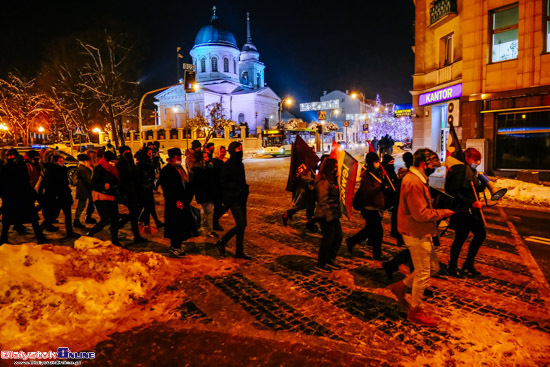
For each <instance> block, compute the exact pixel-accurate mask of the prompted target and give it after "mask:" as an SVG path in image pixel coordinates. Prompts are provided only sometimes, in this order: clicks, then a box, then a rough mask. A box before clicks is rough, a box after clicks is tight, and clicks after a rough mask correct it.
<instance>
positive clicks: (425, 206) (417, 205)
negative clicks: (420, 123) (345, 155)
mask: <svg viewBox="0 0 550 367" xmlns="http://www.w3.org/2000/svg"><path fill="white" fill-rule="evenodd" d="M440 165H441V163H440V162H439V157H438V156H437V153H435V152H433V151H431V150H429V149H419V150H417V151H416V152H415V153H414V162H413V166H411V168H410V170H409V172H408V173H407V174H406V175H405V177H403V181H402V182H401V195H400V199H399V209H398V218H397V226H398V229H399V233H401V234H402V235H403V240H404V241H405V245H406V246H407V248H408V249H409V251H410V252H411V257H412V260H413V264H414V272H412V273H411V274H409V275H408V276H407V277H406V278H405V279H404V280H403V281H399V282H397V283H393V284H391V285H390V286H389V289H390V290H391V291H392V293H393V294H394V295H395V296H396V297H397V299H398V301H399V302H400V303H401V304H402V305H404V306H409V304H408V303H407V300H406V299H405V293H406V291H407V289H408V288H412V296H411V303H410V307H409V312H408V320H409V321H411V322H413V323H418V324H422V325H425V326H435V325H437V323H438V321H437V320H435V319H434V318H432V317H430V316H428V315H427V314H426V313H424V311H423V310H422V308H421V306H422V296H423V293H424V289H425V288H426V285H427V283H428V280H429V278H430V274H435V273H437V272H438V271H439V261H438V259H437V254H436V252H435V247H434V245H433V241H432V236H434V235H436V231H437V225H436V221H438V220H441V219H443V218H446V217H448V216H450V215H452V214H453V211H451V210H448V209H439V210H436V209H433V208H432V203H431V197H430V189H429V185H428V176H430V175H431V174H432V173H433V172H434V171H435V168H437V167H439V166H440Z"/></svg>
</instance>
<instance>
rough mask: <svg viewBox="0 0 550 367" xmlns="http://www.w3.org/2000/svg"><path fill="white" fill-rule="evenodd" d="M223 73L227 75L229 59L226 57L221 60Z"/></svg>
mask: <svg viewBox="0 0 550 367" xmlns="http://www.w3.org/2000/svg"><path fill="white" fill-rule="evenodd" d="M223 71H224V72H226V73H229V59H228V58H227V57H224V58H223Z"/></svg>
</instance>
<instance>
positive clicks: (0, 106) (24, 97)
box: [0, 73, 52, 145]
mask: <svg viewBox="0 0 550 367" xmlns="http://www.w3.org/2000/svg"><path fill="white" fill-rule="evenodd" d="M51 111H52V109H51V108H50V106H49V105H48V98H47V97H46V96H45V95H44V94H43V93H40V92H37V90H36V79H30V80H27V79H25V78H23V77H22V76H20V75H17V74H16V73H9V74H8V77H7V78H6V79H5V80H4V79H0V117H1V119H2V121H3V122H4V123H5V124H6V125H7V126H8V128H9V129H10V130H11V132H12V134H13V136H14V141H15V142H18V141H19V140H21V141H22V143H23V144H24V145H29V140H30V133H31V132H32V129H33V127H34V126H35V124H36V120H37V118H38V117H39V116H42V117H44V115H45V114H48V113H49V112H51Z"/></svg>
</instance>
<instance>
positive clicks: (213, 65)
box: [212, 57, 218, 72]
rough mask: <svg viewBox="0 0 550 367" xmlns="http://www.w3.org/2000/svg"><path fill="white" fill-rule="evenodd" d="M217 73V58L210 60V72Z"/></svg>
mask: <svg viewBox="0 0 550 367" xmlns="http://www.w3.org/2000/svg"><path fill="white" fill-rule="evenodd" d="M216 71H218V58H217V57H213V58H212V72H216Z"/></svg>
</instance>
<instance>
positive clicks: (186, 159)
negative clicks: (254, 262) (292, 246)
mask: <svg viewBox="0 0 550 367" xmlns="http://www.w3.org/2000/svg"><path fill="white" fill-rule="evenodd" d="M113 148H114V147H112V145H111V146H109V145H108V146H106V147H105V148H104V149H100V150H87V151H84V152H82V153H80V154H78V156H77V158H78V161H79V165H78V168H77V174H76V178H75V182H70V180H69V176H68V174H67V173H68V171H67V168H66V167H65V165H64V159H63V156H61V155H60V154H58V152H57V151H55V150H48V149H43V150H41V151H35V150H29V151H27V152H25V154H24V155H23V156H21V155H20V154H19V152H18V150H17V149H9V150H3V151H1V153H0V198H1V199H2V233H1V237H0V244H3V243H7V242H8V240H9V239H8V234H9V231H10V228H12V227H13V229H14V230H15V231H18V232H19V233H24V232H26V227H25V226H24V224H25V223H31V225H32V228H33V231H34V234H35V236H36V240H37V242H38V243H45V242H47V241H48V239H47V238H46V236H45V235H44V232H57V231H59V227H57V226H55V224H56V223H59V221H58V217H59V215H60V214H61V212H63V215H64V223H65V236H66V237H67V238H78V237H79V235H78V234H76V233H75V232H74V228H80V229H87V227H86V225H92V227H91V228H88V231H87V232H86V233H85V234H86V235H87V236H94V235H96V234H97V233H98V232H100V231H102V230H103V229H104V228H105V227H106V226H109V231H110V237H111V242H112V243H113V244H115V245H117V246H124V245H123V244H121V242H120V240H119V235H118V232H119V229H120V228H122V227H123V226H124V225H126V224H127V223H128V222H129V223H130V227H131V231H132V233H133V242H134V243H141V242H145V241H147V239H146V238H144V237H142V235H141V234H142V233H143V234H151V233H153V232H155V231H158V230H159V229H161V228H163V227H164V237H165V238H168V239H169V240H170V253H171V254H172V255H173V256H175V257H182V256H185V251H184V249H183V248H182V244H183V242H184V241H186V240H187V239H189V238H192V237H196V236H199V235H201V234H202V235H203V236H205V237H210V238H213V239H216V240H217V242H216V243H215V246H216V248H217V250H218V251H219V253H220V254H221V255H222V256H225V255H226V246H227V244H228V242H229V241H230V240H231V239H232V238H233V237H236V248H235V257H236V258H241V259H247V260H250V259H251V257H250V256H249V255H247V254H246V253H245V251H244V234H245V229H246V226H247V200H248V195H249V186H248V184H247V182H246V173H245V167H244V165H243V146H242V144H241V143H239V142H232V143H231V144H230V145H229V146H228V148H227V150H226V148H225V147H224V146H214V144H213V143H209V144H206V145H205V146H204V147H203V146H201V143H200V142H199V141H198V140H195V141H193V142H192V143H191V146H190V148H189V149H187V150H185V151H184V152H182V151H181V150H180V149H179V148H172V149H169V150H168V151H167V153H168V162H166V164H165V165H163V163H164V162H162V159H161V157H160V154H159V144H158V143H156V142H154V143H150V144H147V145H144V146H143V147H142V148H141V149H140V150H139V151H137V152H136V153H135V154H133V153H132V151H131V149H130V147H128V146H122V147H120V148H119V149H118V151H117V150H116V149H113ZM464 155H465V159H464V161H459V160H454V161H453V164H450V165H448V166H447V170H448V172H447V175H446V182H445V190H446V192H447V193H448V194H449V195H451V196H452V197H454V199H453V201H452V205H451V206H450V207H449V208H434V207H433V204H432V197H431V193H430V187H429V176H430V175H431V174H432V173H433V172H434V171H435V169H436V168H437V167H439V166H440V165H441V164H440V160H439V157H438V155H437V154H436V153H435V152H433V151H431V150H429V149H419V150H418V151H416V152H415V153H414V154H411V153H409V152H407V153H405V154H404V155H403V161H404V163H405V167H401V168H399V170H398V171H397V172H396V171H395V166H394V163H395V160H394V158H393V157H392V156H391V154H389V153H385V154H383V155H382V159H380V157H379V155H378V154H377V153H375V152H372V151H370V152H368V153H367V154H366V157H365V166H364V169H363V170H362V172H361V175H360V176H361V181H360V186H359V189H358V190H357V192H356V193H355V195H354V197H353V208H354V209H355V210H357V211H359V212H360V214H361V216H362V217H363V219H364V220H365V225H364V227H363V228H362V229H361V230H359V231H358V232H357V233H355V234H354V235H353V236H350V237H348V238H346V239H345V242H346V245H347V249H348V252H349V254H350V256H353V255H354V252H355V251H356V250H355V248H356V246H358V245H361V244H368V246H370V247H372V258H373V259H374V260H378V261H381V262H382V263H381V266H382V268H383V269H384V270H385V273H386V275H387V276H388V278H389V279H390V280H393V273H395V272H396V271H397V270H398V268H399V266H400V265H402V264H406V265H408V266H409V269H410V273H409V275H407V277H406V278H405V279H404V280H402V281H399V282H395V283H392V284H391V285H390V286H389V289H390V290H391V291H392V292H393V293H394V294H395V296H396V298H397V299H398V301H399V302H400V303H401V304H402V305H404V306H406V307H408V318H409V320H411V321H412V322H416V323H420V324H423V325H427V326H434V325H436V324H437V321H436V320H434V319H433V318H431V317H430V316H428V315H426V314H425V313H424V311H423V310H422V307H421V305H422V297H423V296H424V294H425V292H426V291H427V290H426V285H427V282H428V280H429V278H430V276H431V275H433V274H434V273H436V272H438V271H439V261H438V259H437V255H436V252H435V247H436V246H437V245H438V243H439V240H438V232H437V229H438V223H439V222H440V221H441V220H443V219H444V218H448V217H450V227H451V228H452V229H454V230H455V239H454V242H453V244H452V246H451V254H450V261H449V264H448V269H447V274H448V275H449V276H454V277H463V276H478V275H480V273H479V271H477V270H476V269H475V267H474V262H475V257H476V255H477V252H478V250H479V248H480V246H481V244H482V243H483V240H484V239H485V225H484V222H483V220H482V212H481V208H482V207H483V203H482V202H481V201H480V200H479V199H478V196H477V195H478V194H477V193H478V192H481V191H483V190H484V187H483V184H482V183H481V182H480V181H478V180H477V174H476V166H477V165H478V164H479V163H480V161H481V154H480V153H479V151H477V150H476V149H473V148H469V149H467V150H466V151H465V152H464ZM71 184H74V185H75V186H76V190H75V197H74V199H76V201H77V204H76V209H75V216H74V218H72V206H73V203H74V200H73V196H72V190H71ZM159 187H161V188H162V193H163V196H164V204H165V205H164V208H165V209H164V210H165V212H164V223H163V222H162V221H161V220H160V219H159V217H158V215H157V212H156V202H155V196H154V193H155V190H157V189H158V188H159ZM193 198H195V201H196V203H197V204H199V205H200V207H201V209H200V210H199V209H198V208H197V207H195V206H193V205H192V204H191V203H192V200H193ZM293 200H294V206H293V207H292V208H291V209H288V210H286V211H285V212H284V213H283V215H282V221H283V225H287V224H288V221H289V220H292V218H293V216H294V215H295V214H296V213H297V212H298V211H300V210H304V209H305V210H306V217H307V223H306V229H307V230H309V231H311V232H318V231H319V227H318V225H319V226H320V231H321V234H322V238H321V242H320V246H319V252H318V259H317V265H316V270H317V271H319V272H330V271H332V270H333V269H340V268H341V265H339V264H338V263H337V256H338V250H339V248H340V246H341V244H342V242H343V241H344V236H343V232H342V225H341V222H340V218H341V216H342V211H341V203H340V188H339V181H338V163H337V161H336V160H335V159H333V158H330V157H329V156H328V155H323V156H322V157H321V160H320V162H319V165H318V166H317V167H314V168H312V169H306V170H303V172H302V173H301V175H300V177H298V183H297V185H296V186H295V191H294V193H293ZM36 202H38V205H36ZM121 206H124V207H125V208H126V210H124V212H125V213H124V214H121V213H120V211H119V209H120V207H121ZM84 210H86V214H85V217H84V221H83V222H84V223H83V222H82V221H81V219H82V214H83V212H84ZM96 211H97V214H98V215H99V221H98V220H96V219H95V218H94V217H93V216H94V213H95V212H96ZM228 211H230V212H231V214H232V216H233V219H234V221H235V225H234V227H233V228H231V229H229V230H228V231H227V232H226V233H225V234H223V236H221V237H220V235H219V234H218V232H220V231H223V228H222V227H221V226H220V223H219V220H220V218H221V217H222V216H223V215H224V214H225V213H226V212H228ZM385 211H388V212H389V213H390V216H391V231H390V234H391V236H393V237H395V238H396V242H397V245H398V246H404V247H405V248H404V249H403V250H402V251H401V252H399V253H398V254H397V255H396V256H395V257H394V258H393V259H391V260H388V259H387V258H385V257H384V256H383V252H382V244H383V237H384V231H383V228H382V218H383V215H384V212H385ZM40 214H41V215H40ZM40 217H42V222H41V223H39V218H40ZM151 218H152V219H153V221H154V222H155V228H153V227H152V226H151ZM470 232H472V233H473V235H474V237H473V240H472V241H471V243H470V245H469V249H468V255H467V258H466V261H465V262H464V263H463V265H462V269H461V270H459V268H458V258H459V255H460V252H461V249H462V246H463V244H464V242H465V241H466V239H467V237H468V235H469V233H470ZM83 233H84V232H83ZM409 292H410V293H411V294H412V296H411V302H410V304H409V303H408V302H407V300H406V298H405V294H406V293H409Z"/></svg>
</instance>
